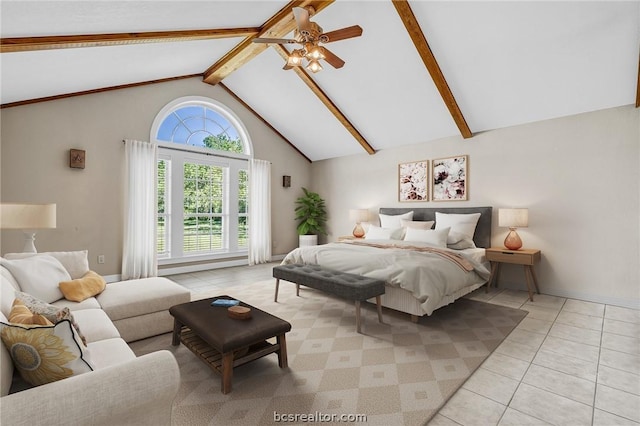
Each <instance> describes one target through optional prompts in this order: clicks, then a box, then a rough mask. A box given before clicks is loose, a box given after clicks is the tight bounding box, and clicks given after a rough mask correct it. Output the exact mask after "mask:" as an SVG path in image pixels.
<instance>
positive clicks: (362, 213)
mask: <svg viewBox="0 0 640 426" xmlns="http://www.w3.org/2000/svg"><path fill="white" fill-rule="evenodd" d="M349 218H350V219H351V220H352V221H354V222H355V223H356V227H355V228H353V236H354V237H356V238H362V237H364V228H363V227H362V225H361V224H360V223H361V222H366V221H367V220H368V219H369V210H367V209H353V210H349Z"/></svg>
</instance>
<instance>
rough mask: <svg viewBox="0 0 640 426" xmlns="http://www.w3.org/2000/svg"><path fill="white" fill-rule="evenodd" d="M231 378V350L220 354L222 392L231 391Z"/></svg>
mask: <svg viewBox="0 0 640 426" xmlns="http://www.w3.org/2000/svg"><path fill="white" fill-rule="evenodd" d="M232 379H233V351H231V352H229V353H226V354H223V355H222V393H224V394H227V393H229V392H231V380H232Z"/></svg>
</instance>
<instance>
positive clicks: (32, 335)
mask: <svg viewBox="0 0 640 426" xmlns="http://www.w3.org/2000/svg"><path fill="white" fill-rule="evenodd" d="M0 329H1V330H0V337H1V338H2V343H3V344H4V345H5V346H6V348H7V349H8V350H9V354H10V355H11V359H12V360H13V363H14V365H15V367H16V368H17V369H18V371H19V372H20V375H21V376H22V378H23V379H24V380H25V381H27V382H28V383H30V384H32V385H35V386H38V385H43V384H46V383H51V382H55V381H57V380H61V379H65V378H67V377H71V376H75V375H78V374H82V373H87V372H89V371H93V368H92V367H91V364H90V363H89V359H88V353H87V351H86V348H85V346H84V344H83V343H82V342H81V341H80V337H79V336H78V334H77V332H76V331H75V328H73V326H72V325H71V321H69V320H63V321H60V322H59V323H57V324H56V325H53V326H42V325H19V324H7V323H3V322H0Z"/></svg>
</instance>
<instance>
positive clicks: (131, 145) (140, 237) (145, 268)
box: [122, 139, 158, 280]
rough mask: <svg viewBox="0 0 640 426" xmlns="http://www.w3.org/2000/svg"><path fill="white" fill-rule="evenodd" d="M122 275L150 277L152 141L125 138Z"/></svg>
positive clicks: (153, 270) (152, 260)
mask: <svg viewBox="0 0 640 426" xmlns="http://www.w3.org/2000/svg"><path fill="white" fill-rule="evenodd" d="M124 144H125V161H126V166H125V199H124V214H125V216H124V247H123V251H122V278H123V279H125V280H130V279H137V278H146V277H154V276H156V275H157V274H158V264H157V258H156V210H157V205H156V162H157V157H158V148H157V145H156V144H153V143H149V142H143V141H136V140H129V139H127V140H125V142H124Z"/></svg>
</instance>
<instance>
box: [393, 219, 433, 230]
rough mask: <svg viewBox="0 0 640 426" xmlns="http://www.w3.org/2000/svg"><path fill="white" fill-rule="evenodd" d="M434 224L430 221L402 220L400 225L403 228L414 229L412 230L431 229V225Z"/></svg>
mask: <svg viewBox="0 0 640 426" xmlns="http://www.w3.org/2000/svg"><path fill="white" fill-rule="evenodd" d="M434 223H435V222H434V221H432V220H405V219H402V220H401V221H400V224H401V225H402V227H403V228H414V229H431V228H433V224H434Z"/></svg>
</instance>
